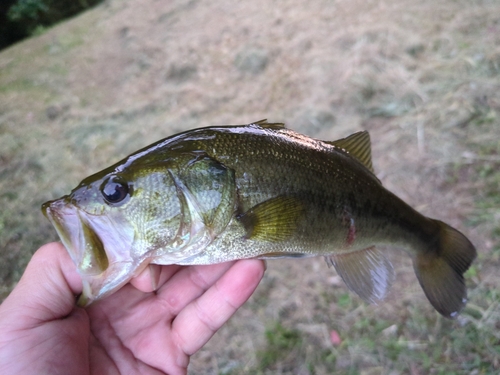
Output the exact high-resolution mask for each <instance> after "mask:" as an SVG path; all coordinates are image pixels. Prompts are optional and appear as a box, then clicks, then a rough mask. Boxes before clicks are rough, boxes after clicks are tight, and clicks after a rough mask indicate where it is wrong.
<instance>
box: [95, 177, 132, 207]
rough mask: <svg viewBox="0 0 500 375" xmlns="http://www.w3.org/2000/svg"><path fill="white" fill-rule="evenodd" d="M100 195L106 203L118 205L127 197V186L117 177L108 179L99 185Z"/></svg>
mask: <svg viewBox="0 0 500 375" xmlns="http://www.w3.org/2000/svg"><path fill="white" fill-rule="evenodd" d="M101 193H102V196H103V197H104V199H105V200H106V202H108V203H111V204H114V203H119V202H121V201H123V200H124V199H125V198H127V197H128V196H129V186H128V184H127V183H126V182H124V181H121V180H120V179H119V178H117V177H110V178H109V179H107V180H106V181H104V183H103V184H102V185H101Z"/></svg>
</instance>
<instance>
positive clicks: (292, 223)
mask: <svg viewBox="0 0 500 375" xmlns="http://www.w3.org/2000/svg"><path fill="white" fill-rule="evenodd" d="M42 209H43V212H44V213H45V215H46V216H47V217H48V218H49V220H50V221H51V222H52V224H53V225H54V227H55V228H56V230H57V232H58V234H59V236H60V238H61V240H62V242H63V243H64V245H65V246H66V248H67V250H68V252H69V253H70V255H71V257H72V259H73V260H74V262H75V264H76V265H77V268H78V270H79V272H80V274H81V276H82V280H83V284H84V292H83V296H82V298H81V300H80V303H81V304H82V305H85V304H89V303H92V302H93V301H95V300H98V299H100V298H104V297H105V296H107V295H109V294H111V293H113V292H114V291H116V290H118V289H119V288H120V287H121V286H123V285H124V284H126V283H127V282H128V281H129V280H130V279H131V278H132V277H133V276H134V275H137V273H138V272H140V271H141V270H142V269H144V267H146V266H147V265H148V264H162V265H167V264H181V265H193V264H214V263H220V262H226V261H231V260H236V259H246V258H260V259H273V258H279V257H307V256H324V257H325V259H326V261H327V264H328V265H329V266H333V267H334V268H335V269H336V271H337V272H338V273H339V275H340V276H341V277H342V279H343V280H344V281H345V283H346V284H347V286H348V287H349V288H350V289H351V290H353V291H354V292H356V293H357V294H358V295H359V296H361V297H362V298H363V299H364V300H366V301H368V302H375V301H377V300H380V299H382V298H384V296H385V295H386V293H387V290H388V289H389V286H390V285H391V283H392V280H393V279H394V271H393V268H392V265H391V263H390V262H389V261H388V260H387V258H386V257H385V256H384V254H383V252H382V251H380V250H379V247H380V245H392V246H395V247H398V248H401V249H402V250H404V251H406V252H407V253H408V254H409V255H410V257H411V259H412V261H413V265H414V269H415V273H416V275H417V278H418V280H419V282H420V285H421V286H422V288H423V290H424V292H425V294H426V296H427V298H428V299H429V301H430V302H431V304H432V305H433V306H434V307H435V308H436V310H437V311H438V312H439V313H441V314H442V315H444V316H445V317H448V318H455V317H456V316H457V315H458V313H459V312H460V311H461V310H462V309H463V307H464V305H465V303H466V295H467V291H466V287H465V282H464V279H463V273H464V272H465V271H466V270H467V269H468V267H469V266H470V264H471V263H472V261H473V260H474V259H475V257H476V250H475V248H474V246H473V245H472V243H471V242H470V241H469V240H468V239H467V238H466V237H465V236H464V235H463V234H462V233H460V232H459V231H457V230H456V229H454V228H452V227H450V226H449V225H447V224H445V223H443V222H441V221H438V220H434V219H430V218H427V217H425V216H423V215H421V214H420V213H418V212H417V211H415V210H414V209H413V208H411V207H410V206H409V205H407V204H406V203H405V202H403V201H402V200H401V199H399V198H398V197H396V196H395V195H394V194H393V193H391V192H390V191H388V190H386V189H385V188H384V187H383V186H382V184H381V182H380V181H379V180H378V179H377V177H376V176H375V174H374V172H373V166H372V161H371V149H370V137H369V134H368V133H367V132H358V133H355V134H353V135H351V136H349V137H347V138H343V139H339V140H337V141H321V140H317V139H313V138H310V137H307V136H305V135H302V134H299V133H296V132H294V131H293V130H290V129H286V128H285V127H284V125H283V124H279V123H268V122H267V121H265V120H262V121H258V122H256V123H252V124H249V125H237V126H236V125H235V126H213V127H206V128H199V129H193V130H189V131H186V132H183V133H179V134H176V135H173V136H171V137H168V138H166V139H163V140H160V141H158V142H156V143H154V144H152V145H150V146H148V147H145V148H143V149H141V150H139V151H137V152H136V153H134V154H132V155H130V156H128V157H127V158H125V159H123V160H121V161H119V162H118V163H115V164H113V165H112V166H110V167H108V168H106V169H104V170H103V171H101V172H98V173H96V174H94V175H92V176H89V177H87V178H86V179H84V180H83V181H82V182H81V183H80V184H79V185H78V186H77V187H76V188H75V189H74V190H73V191H72V192H71V193H70V194H68V195H66V196H64V197H61V198H59V199H57V200H54V201H50V202H47V203H45V204H44V205H43V207H42Z"/></svg>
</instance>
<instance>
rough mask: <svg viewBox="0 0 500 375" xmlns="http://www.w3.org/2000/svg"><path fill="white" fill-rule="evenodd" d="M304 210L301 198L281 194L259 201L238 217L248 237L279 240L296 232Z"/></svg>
mask: <svg viewBox="0 0 500 375" xmlns="http://www.w3.org/2000/svg"><path fill="white" fill-rule="evenodd" d="M303 212H304V205H303V204H302V202H301V201H300V200H299V199H297V198H294V197H284V196H279V197H276V198H271V199H269V200H267V201H264V202H262V203H259V204H258V205H256V206H255V207H252V208H251V209H250V210H248V211H247V212H245V213H244V214H241V215H239V216H238V219H239V220H240V222H241V223H242V224H243V226H244V227H245V230H246V232H247V234H246V238H250V239H253V240H261V241H269V242H278V241H283V240H285V239H287V238H288V237H290V236H291V235H292V234H293V233H294V232H295V230H296V228H297V223H298V221H299V219H300V218H301V217H302V215H303Z"/></svg>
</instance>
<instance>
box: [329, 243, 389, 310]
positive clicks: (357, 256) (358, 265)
mask: <svg viewBox="0 0 500 375" xmlns="http://www.w3.org/2000/svg"><path fill="white" fill-rule="evenodd" d="M325 260H326V262H327V263H328V265H329V266H330V265H331V266H334V267H335V270H336V271H337V273H338V274H339V275H340V277H342V280H344V282H345V283H346V285H347V286H348V287H349V289H351V290H352V291H353V292H355V293H356V294H357V295H359V296H360V297H361V298H362V299H363V300H365V301H367V302H370V303H374V302H377V301H380V300H382V299H383V298H384V297H385V295H386V294H387V291H388V290H389V287H390V286H391V284H392V282H393V280H394V269H393V267H392V264H391V262H390V261H389V260H388V259H387V258H386V257H385V256H384V254H383V253H382V252H381V251H379V250H378V249H377V248H376V247H374V246H373V247H369V248H367V249H364V250H359V251H355V252H352V253H346V254H332V255H328V256H325Z"/></svg>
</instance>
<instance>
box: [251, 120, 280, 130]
mask: <svg viewBox="0 0 500 375" xmlns="http://www.w3.org/2000/svg"><path fill="white" fill-rule="evenodd" d="M252 124H253V125H258V126H260V127H261V128H265V129H284V128H285V124H283V123H282V122H267V118H265V119H263V120H260V121H255V122H252V123H251V124H250V125H252Z"/></svg>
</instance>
